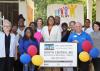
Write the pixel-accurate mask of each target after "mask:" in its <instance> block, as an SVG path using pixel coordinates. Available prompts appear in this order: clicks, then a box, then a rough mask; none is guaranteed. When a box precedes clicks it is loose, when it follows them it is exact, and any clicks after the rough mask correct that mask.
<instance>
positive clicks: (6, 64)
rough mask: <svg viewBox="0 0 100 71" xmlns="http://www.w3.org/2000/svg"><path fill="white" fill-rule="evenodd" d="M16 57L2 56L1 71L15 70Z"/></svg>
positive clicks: (0, 61) (0, 60) (0, 59)
mask: <svg viewBox="0 0 100 71" xmlns="http://www.w3.org/2000/svg"><path fill="white" fill-rule="evenodd" d="M13 63H14V58H11V57H7V58H0V71H13Z"/></svg>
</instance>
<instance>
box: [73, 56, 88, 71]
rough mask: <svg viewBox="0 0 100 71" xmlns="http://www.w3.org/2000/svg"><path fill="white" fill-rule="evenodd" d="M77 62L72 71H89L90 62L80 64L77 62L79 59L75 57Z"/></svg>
mask: <svg viewBox="0 0 100 71" xmlns="http://www.w3.org/2000/svg"><path fill="white" fill-rule="evenodd" d="M77 56H79V54H78V55H77ZM77 59H78V62H77V65H78V66H77V67H74V68H73V70H74V71H89V65H90V61H88V62H82V61H80V60H79V58H78V57H77Z"/></svg>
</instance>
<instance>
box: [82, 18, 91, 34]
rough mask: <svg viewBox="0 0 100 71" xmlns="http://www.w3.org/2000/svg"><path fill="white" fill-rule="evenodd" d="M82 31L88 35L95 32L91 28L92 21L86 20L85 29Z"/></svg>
mask: <svg viewBox="0 0 100 71" xmlns="http://www.w3.org/2000/svg"><path fill="white" fill-rule="evenodd" d="M82 30H83V31H85V32H86V33H88V34H91V32H93V29H92V27H91V26H90V20H89V19H86V21H85V25H84V28H82Z"/></svg>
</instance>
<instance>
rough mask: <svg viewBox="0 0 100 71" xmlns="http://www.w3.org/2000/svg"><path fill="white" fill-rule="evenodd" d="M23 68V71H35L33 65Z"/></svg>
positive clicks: (25, 65) (26, 65)
mask: <svg viewBox="0 0 100 71" xmlns="http://www.w3.org/2000/svg"><path fill="white" fill-rule="evenodd" d="M23 66H24V67H23V71H34V65H32V64H31V63H29V64H24V65H23Z"/></svg>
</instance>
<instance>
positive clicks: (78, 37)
mask: <svg viewBox="0 0 100 71" xmlns="http://www.w3.org/2000/svg"><path fill="white" fill-rule="evenodd" d="M74 40H77V41H78V44H77V49H78V52H79V53H80V52H82V51H83V49H82V43H83V42H84V41H85V40H88V41H90V43H91V44H92V45H93V40H92V38H91V37H90V35H89V34H87V33H85V32H83V31H82V33H81V34H77V33H76V32H72V33H71V34H70V36H69V38H68V42H73V41H74Z"/></svg>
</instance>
